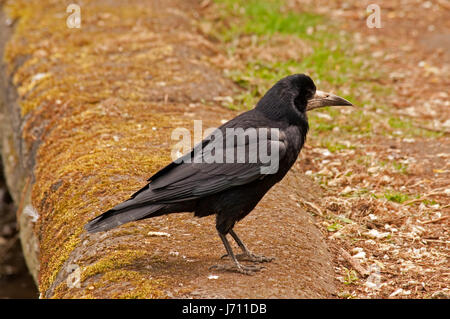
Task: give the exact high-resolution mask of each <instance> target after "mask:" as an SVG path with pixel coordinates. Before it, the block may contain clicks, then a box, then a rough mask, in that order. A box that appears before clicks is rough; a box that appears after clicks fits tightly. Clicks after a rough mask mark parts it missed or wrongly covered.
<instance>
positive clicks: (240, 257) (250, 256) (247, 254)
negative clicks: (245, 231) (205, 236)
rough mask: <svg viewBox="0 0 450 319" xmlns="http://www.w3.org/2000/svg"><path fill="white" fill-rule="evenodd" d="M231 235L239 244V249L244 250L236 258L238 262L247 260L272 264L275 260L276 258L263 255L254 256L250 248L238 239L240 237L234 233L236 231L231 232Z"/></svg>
mask: <svg viewBox="0 0 450 319" xmlns="http://www.w3.org/2000/svg"><path fill="white" fill-rule="evenodd" d="M230 235H231V237H233V239H234V240H235V241H236V243H237V244H238V246H239V248H241V250H242V254H238V255H237V256H236V258H237V259H238V260H247V261H253V262H258V263H264V262H270V261H272V260H274V259H275V258H274V257H266V256H262V255H260V256H259V255H255V254H253V253H252V252H251V251H250V250H248V248H247V247H246V246H245V245H244V243H243V242H242V240H241V239H240V238H239V237H238V235H237V234H236V233H235V232H234V230H230Z"/></svg>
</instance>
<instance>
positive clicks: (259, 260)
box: [220, 253, 275, 263]
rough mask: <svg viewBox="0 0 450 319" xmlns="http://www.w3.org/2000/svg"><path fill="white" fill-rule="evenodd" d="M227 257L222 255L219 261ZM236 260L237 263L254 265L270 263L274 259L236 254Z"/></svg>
mask: <svg viewBox="0 0 450 319" xmlns="http://www.w3.org/2000/svg"><path fill="white" fill-rule="evenodd" d="M227 257H229V255H228V254H225V255H223V256H222V257H220V259H224V258H227ZM236 259H237V260H239V261H251V262H254V263H266V262H271V261H273V260H274V259H275V257H266V256H263V255H255V254H253V253H249V254H246V253H242V254H237V255H236Z"/></svg>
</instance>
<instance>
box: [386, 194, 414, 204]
mask: <svg viewBox="0 0 450 319" xmlns="http://www.w3.org/2000/svg"><path fill="white" fill-rule="evenodd" d="M384 198H386V199H387V200H389V201H391V202H395V203H399V204H402V203H404V202H406V201H407V200H409V199H410V197H409V195H407V194H403V193H401V192H396V191H386V192H385V193H384Z"/></svg>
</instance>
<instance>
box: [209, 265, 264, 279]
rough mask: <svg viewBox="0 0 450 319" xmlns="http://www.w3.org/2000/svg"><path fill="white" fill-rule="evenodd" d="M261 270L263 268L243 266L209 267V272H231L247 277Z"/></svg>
mask: <svg viewBox="0 0 450 319" xmlns="http://www.w3.org/2000/svg"><path fill="white" fill-rule="evenodd" d="M263 268H265V267H263V266H255V265H251V266H245V265H241V264H235V265H214V266H211V267H209V269H210V270H219V271H233V272H238V273H240V274H244V275H249V276H251V275H254V274H255V273H256V272H258V271H260V270H261V269H263Z"/></svg>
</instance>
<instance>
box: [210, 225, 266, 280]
mask: <svg viewBox="0 0 450 319" xmlns="http://www.w3.org/2000/svg"><path fill="white" fill-rule="evenodd" d="M219 237H220V239H222V242H223V245H224V246H225V249H226V251H227V253H228V256H230V257H231V259H232V260H233V262H234V266H231V267H230V266H225V265H215V266H212V267H211V268H210V269H217V270H227V271H237V272H239V273H241V274H245V275H252V274H253V273H255V272H257V271H260V270H261V269H262V268H264V267H257V266H245V265H242V264H240V263H239V262H238V260H237V259H236V256H235V255H234V253H233V250H232V249H231V246H230V243H229V242H228V239H227V238H226V237H225V235H224V234H221V233H219Z"/></svg>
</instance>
